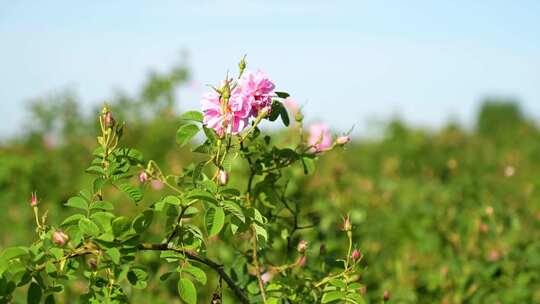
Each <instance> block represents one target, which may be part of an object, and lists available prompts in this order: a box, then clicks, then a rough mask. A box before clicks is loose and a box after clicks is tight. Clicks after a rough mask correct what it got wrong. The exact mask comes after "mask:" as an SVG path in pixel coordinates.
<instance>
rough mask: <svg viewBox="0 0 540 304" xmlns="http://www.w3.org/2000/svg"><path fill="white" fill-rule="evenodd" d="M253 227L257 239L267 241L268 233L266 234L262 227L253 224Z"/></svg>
mask: <svg viewBox="0 0 540 304" xmlns="http://www.w3.org/2000/svg"><path fill="white" fill-rule="evenodd" d="M253 227H254V228H255V233H256V234H257V237H259V236H260V237H262V238H264V240H265V241H268V232H266V229H264V227H262V226H260V225H257V224H255V223H254V224H253Z"/></svg>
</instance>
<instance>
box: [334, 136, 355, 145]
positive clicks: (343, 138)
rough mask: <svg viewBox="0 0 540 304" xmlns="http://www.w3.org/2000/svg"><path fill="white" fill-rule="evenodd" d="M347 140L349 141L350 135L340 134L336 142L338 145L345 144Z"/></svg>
mask: <svg viewBox="0 0 540 304" xmlns="http://www.w3.org/2000/svg"><path fill="white" fill-rule="evenodd" d="M349 141H351V137H350V136H348V135H343V136H340V137H338V138H337V139H336V144H338V145H342V146H343V145H345V144H346V143H348V142H349Z"/></svg>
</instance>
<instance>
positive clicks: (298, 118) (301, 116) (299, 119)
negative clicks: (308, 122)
mask: <svg viewBox="0 0 540 304" xmlns="http://www.w3.org/2000/svg"><path fill="white" fill-rule="evenodd" d="M294 120H296V122H298V123H300V122H302V120H304V114H302V111H300V110H298V112H296V114H295V115H294Z"/></svg>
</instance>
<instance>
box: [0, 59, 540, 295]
mask: <svg viewBox="0 0 540 304" xmlns="http://www.w3.org/2000/svg"><path fill="white" fill-rule="evenodd" d="M189 75H190V73H189V70H188V69H187V68H186V66H185V65H184V64H180V65H178V66H175V67H173V68H172V69H170V70H169V71H168V72H166V73H151V74H150V75H149V76H148V78H147V80H146V82H145V84H144V85H143V86H142V88H141V90H140V92H139V93H138V94H136V95H135V96H130V95H128V94H126V93H123V92H117V93H116V94H115V96H114V97H113V98H111V99H110V100H108V103H109V105H110V106H111V108H112V110H113V112H114V113H115V117H116V118H117V120H119V121H126V130H125V137H124V141H123V142H124V143H123V145H125V146H129V147H135V148H137V149H139V150H140V151H142V152H143V154H144V155H145V157H146V159H154V160H156V161H157V162H158V163H159V164H161V165H162V167H165V168H171V170H173V171H175V172H180V171H181V170H182V168H183V166H184V165H185V164H188V163H189V162H190V161H191V160H192V158H193V157H195V156H194V155H193V154H192V153H191V152H189V149H184V148H179V147H178V146H177V145H176V144H175V137H174V135H175V131H176V129H177V127H178V125H179V124H180V121H179V120H178V119H177V114H178V112H176V110H175V109H178V108H181V104H180V105H178V100H176V96H177V94H176V92H177V89H178V88H179V87H180V86H182V85H184V84H185V83H186V81H187V80H188V79H189ZM97 112H98V108H96V109H95V111H92V113H83V111H82V110H81V108H80V107H79V102H78V98H77V96H76V94H75V93H74V92H71V91H66V92H63V93H61V94H57V95H53V96H46V97H40V98H36V99H34V100H32V101H30V103H29V113H30V114H29V115H30V116H29V118H28V119H27V124H26V125H25V129H24V130H25V131H24V134H22V135H21V136H19V137H17V138H12V139H7V140H4V141H3V142H2V143H1V144H0V206H1V207H2V210H3V212H1V213H0V221H1V222H2V229H0V246H1V248H5V247H7V246H13V245H23V244H27V243H29V242H31V241H32V238H33V236H34V233H33V232H34V224H33V219H32V212H31V209H30V207H29V202H28V200H29V198H30V193H31V192H32V191H37V193H38V197H39V198H40V201H41V204H42V206H43V208H46V209H48V210H49V213H48V217H49V219H50V220H51V222H53V223H54V222H56V223H58V221H59V220H60V219H62V218H64V217H65V216H66V215H67V214H68V213H69V212H70V211H69V210H67V208H66V207H64V206H63V204H64V203H65V202H66V200H67V199H68V198H69V197H71V196H73V195H75V194H76V193H78V192H79V190H80V189H82V188H84V187H86V185H88V181H89V176H87V175H86V174H85V173H84V169H85V168H86V167H87V166H88V164H89V162H90V160H91V151H92V150H93V149H94V148H95V147H96V142H95V133H96V132H97V130H98V125H97V120H96V119H95V117H96V116H95V115H94V114H95V113H97ZM287 132H288V131H287V130H283V131H279V133H276V136H278V137H280V138H281V139H283V140H286V138H287V136H288V133H287ZM539 170H540V130H539V128H538V126H537V124H536V122H535V121H531V120H530V119H529V118H528V117H527V115H525V114H524V113H523V112H522V111H521V110H520V108H519V106H518V104H517V103H516V102H515V101H513V100H500V99H496V98H491V99H488V100H486V101H485V103H484V104H483V106H482V107H481V109H479V112H478V117H477V121H476V126H475V127H474V128H472V129H465V128H463V127H461V126H460V125H457V124H453V123H450V124H448V125H447V126H446V127H444V128H441V129H439V130H425V129H419V128H412V127H409V126H407V125H406V124H404V123H403V122H401V121H399V120H395V121H391V122H389V123H387V124H386V125H385V127H384V129H383V132H382V135H381V136H380V137H378V138H370V139H368V138H356V139H354V140H353V142H352V143H351V144H350V145H349V146H348V147H347V148H346V149H345V150H342V151H339V152H335V153H329V154H328V155H325V156H324V157H322V158H321V160H320V161H319V162H318V163H317V172H316V174H315V175H314V176H312V177H309V178H304V177H301V178H299V179H295V180H294V182H293V183H291V185H290V189H289V190H290V194H291V195H292V196H293V197H295V199H297V200H298V201H301V202H302V206H303V207H302V208H303V209H302V213H303V214H304V216H305V217H306V218H307V219H309V222H310V223H316V227H315V228H313V229H304V230H302V231H301V232H300V233H299V234H298V235H296V236H295V237H296V239H295V240H294V242H297V241H298V240H299V239H300V238H302V237H307V238H308V239H312V240H317V242H312V243H311V244H310V251H312V254H328V255H329V256H332V255H333V254H334V253H337V252H342V251H343V250H345V249H344V248H343V246H344V245H345V244H344V243H343V241H342V240H341V239H340V237H338V234H339V229H338V228H337V225H338V223H339V222H341V221H342V217H343V215H345V214H347V213H349V214H350V216H351V219H352V222H353V225H354V231H355V236H356V246H357V247H358V248H359V249H360V250H361V251H362V253H363V254H364V271H363V276H362V281H363V283H365V284H366V285H367V298H368V299H369V302H370V303H378V302H379V301H380V300H381V297H382V294H383V291H384V290H389V291H390V292H391V300H390V303H533V302H536V303H538V302H540V176H539V174H538V172H539ZM240 174H243V173H242V172H241V170H240V171H239V172H235V173H233V182H235V181H236V182H241V181H242V179H243V178H244V177H245V176H242V175H240ZM159 189H160V185H157V184H154V185H150V186H149V187H148V189H147V192H149V193H148V194H146V196H145V200H146V201H148V202H152V201H153V200H154V201H155V200H157V199H158V198H159V196H160V195H161V194H162V193H159V194H158V193H157V191H156V190H159ZM153 191H154V192H155V194H152V193H153ZM125 201H126V202H125V204H120V205H117V208H119V209H120V210H121V212H125V213H127V214H129V213H130V209H133V208H134V207H133V204H132V203H129V202H128V201H127V199H125ZM294 242H293V243H294ZM218 244H219V243H218ZM321 245H324V246H325V251H324V253H319V246H321ZM148 259H149V260H148V262H149V264H150V268H152V269H154V273H155V274H157V273H159V268H160V265H159V264H157V263H153V260H152V256H148ZM155 261H157V260H155ZM159 285H160V284H159V280H157V279H156V280H154V281H153V283H151V285H150V286H149V290H148V291H145V292H138V293H137V292H135V293H134V295H133V300H134V303H149V302H152V303H174V302H175V301H177V302H178V301H179V300H177V297H176V287H175V286H159ZM80 288H83V287H80ZM212 291H213V290H210V289H209V290H208V291H207V292H208V293H211V292H212ZM67 292H69V291H67ZM68 296H69V295H66V297H68ZM156 299H159V300H156ZM160 301H161V302H160Z"/></svg>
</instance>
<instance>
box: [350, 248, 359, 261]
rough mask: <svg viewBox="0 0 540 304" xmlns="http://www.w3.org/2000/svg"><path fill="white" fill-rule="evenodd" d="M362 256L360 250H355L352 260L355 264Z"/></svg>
mask: <svg viewBox="0 0 540 304" xmlns="http://www.w3.org/2000/svg"><path fill="white" fill-rule="evenodd" d="M361 256H362V254H361V253H360V250H358V249H354V250H353V252H352V253H351V258H352V260H353V261H354V262H356V261H358V259H359V258H360V257H361Z"/></svg>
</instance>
